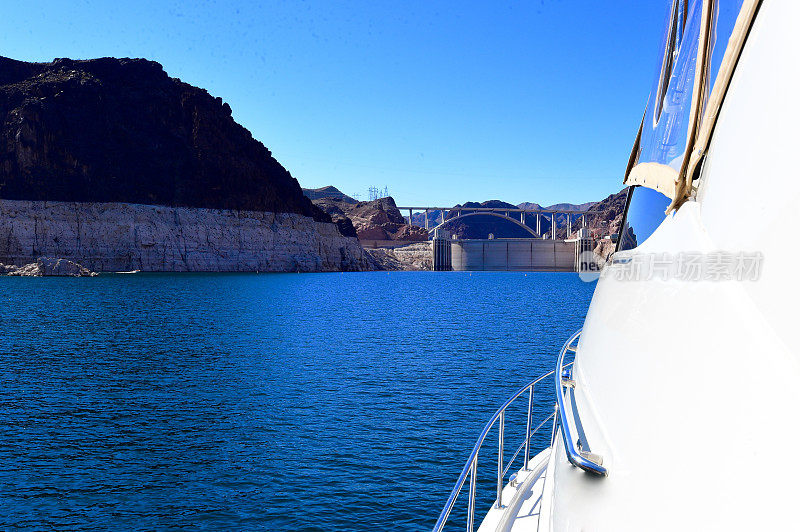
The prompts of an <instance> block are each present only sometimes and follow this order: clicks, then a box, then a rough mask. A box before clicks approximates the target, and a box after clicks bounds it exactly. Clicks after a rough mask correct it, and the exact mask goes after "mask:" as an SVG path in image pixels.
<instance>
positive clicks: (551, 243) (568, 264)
mask: <svg viewBox="0 0 800 532" xmlns="http://www.w3.org/2000/svg"><path fill="white" fill-rule="evenodd" d="M587 233H588V231H587ZM437 236H439V235H437ZM581 236H583V235H581ZM432 243H433V246H432V248H433V249H432V251H433V269H434V270H438V271H450V270H452V271H546V272H574V271H578V265H579V256H580V254H581V253H582V252H584V251H590V250H591V249H592V247H593V241H592V239H590V238H586V237H584V238H574V239H569V240H551V239H531V238H491V239H470V240H460V239H451V238H434V239H433V242H432Z"/></svg>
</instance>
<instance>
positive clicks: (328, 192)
mask: <svg viewBox="0 0 800 532" xmlns="http://www.w3.org/2000/svg"><path fill="white" fill-rule="evenodd" d="M303 194H304V195H305V196H306V197H307V198H308V199H310V200H311V201H314V200H318V199H325V198H327V199H333V200H337V201H343V202H345V203H358V201H356V200H355V199H353V198H351V197H350V196H348V195H347V194H345V193H344V192H342V191H341V190H339V189H338V188H336V187H334V186H330V185H329V186H327V187H320V188H304V189H303Z"/></svg>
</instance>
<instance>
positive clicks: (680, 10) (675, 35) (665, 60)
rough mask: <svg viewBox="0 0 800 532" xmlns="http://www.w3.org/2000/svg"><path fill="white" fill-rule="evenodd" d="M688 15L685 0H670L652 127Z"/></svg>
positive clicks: (661, 109)
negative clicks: (670, 6) (670, 5)
mask: <svg viewBox="0 0 800 532" xmlns="http://www.w3.org/2000/svg"><path fill="white" fill-rule="evenodd" d="M687 16H688V6H687V2H686V1H685V0H672V8H671V9H670V18H669V23H668V26H667V34H668V36H667V38H666V39H665V46H664V55H663V57H662V58H661V73H660V75H659V81H658V84H657V86H656V97H655V98H654V100H653V102H654V104H655V106H656V108H655V110H654V112H653V127H656V125H657V124H658V121H659V120H660V119H661V112H662V111H663V110H664V98H665V97H666V95H667V88H668V87H669V81H670V79H671V78H672V70H673V67H674V66H675V60H676V59H677V54H678V50H679V49H680V42H681V41H682V38H683V31H684V30H685V29H686V17H687Z"/></svg>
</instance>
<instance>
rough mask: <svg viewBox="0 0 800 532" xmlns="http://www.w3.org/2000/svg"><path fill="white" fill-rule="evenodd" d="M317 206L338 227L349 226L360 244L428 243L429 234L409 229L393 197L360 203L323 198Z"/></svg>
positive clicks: (415, 227) (420, 230)
mask: <svg viewBox="0 0 800 532" xmlns="http://www.w3.org/2000/svg"><path fill="white" fill-rule="evenodd" d="M314 204H315V205H317V206H318V207H320V208H321V209H322V210H323V211H325V212H326V213H328V214H329V215H330V216H331V217H332V218H333V220H334V221H335V222H336V223H337V224H342V225H345V224H347V223H348V222H349V223H350V225H351V226H352V227H354V230H355V231H356V232H357V234H358V238H359V239H360V240H415V241H426V240H428V231H426V230H425V229H424V228H422V227H417V226H415V225H408V224H407V223H406V219H405V218H404V217H403V215H402V214H401V213H400V211H399V210H398V208H397V205H396V204H395V202H394V199H393V198H391V197H388V198H381V199H377V200H374V201H360V202H357V203H350V202H346V201H340V200H336V199H333V198H321V199H317V200H314ZM345 220H346V221H345Z"/></svg>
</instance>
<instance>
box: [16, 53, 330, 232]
mask: <svg viewBox="0 0 800 532" xmlns="http://www.w3.org/2000/svg"><path fill="white" fill-rule="evenodd" d="M0 198H2V199H13V200H51V201H74V202H124V203H141V204H151V205H166V206H175V207H205V208H212V209H232V210H251V211H269V212H287V213H297V214H301V215H304V216H310V217H313V218H314V219H315V220H317V221H324V222H330V221H331V220H330V217H329V216H328V215H327V214H325V213H324V212H322V211H321V210H320V209H318V208H316V207H315V206H314V205H313V204H312V203H311V201H310V200H309V199H308V198H306V197H305V196H304V195H303V193H302V190H301V188H300V185H299V184H298V182H297V181H296V180H295V179H294V178H293V177H292V176H291V174H290V173H289V172H288V171H287V170H286V169H285V168H284V167H283V166H281V164H280V163H279V162H278V161H276V160H275V159H274V158H273V157H272V154H271V152H270V151H269V150H268V149H267V148H266V147H265V146H264V145H263V144H262V143H261V142H259V141H258V140H256V139H254V138H253V136H252V135H251V133H250V132H249V131H248V130H247V129H245V128H244V127H242V126H241V125H239V124H237V123H236V122H235V121H234V120H233V118H232V116H231V108H230V106H229V105H228V104H227V103H224V102H223V101H222V99H221V98H215V97H213V96H211V95H210V94H209V93H208V92H207V91H205V90H204V89H200V88H197V87H194V86H191V85H189V84H187V83H184V82H182V81H181V80H179V79H177V78H171V77H169V76H168V75H167V73H166V72H165V71H164V69H163V68H162V66H161V65H160V64H159V63H156V62H153V61H148V60H145V59H127V58H126V59H116V58H108V57H107V58H101V59H91V60H72V59H56V60H54V61H53V62H51V63H27V62H23V61H16V60H13V59H8V58H5V57H0Z"/></svg>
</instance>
